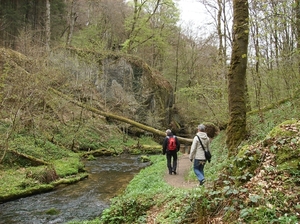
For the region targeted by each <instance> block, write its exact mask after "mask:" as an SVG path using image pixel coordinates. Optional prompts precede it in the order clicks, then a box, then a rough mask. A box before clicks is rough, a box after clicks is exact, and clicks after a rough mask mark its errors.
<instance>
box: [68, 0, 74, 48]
mask: <svg viewBox="0 0 300 224" xmlns="http://www.w3.org/2000/svg"><path fill="white" fill-rule="evenodd" d="M75 4H76V0H73V1H72V5H71V12H70V17H69V30H68V36H67V44H66V46H67V47H69V46H70V44H71V40H72V36H73V31H74V26H75V21H76V12H75Z"/></svg>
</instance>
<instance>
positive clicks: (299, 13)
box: [295, 0, 300, 74]
mask: <svg viewBox="0 0 300 224" xmlns="http://www.w3.org/2000/svg"><path fill="white" fill-rule="evenodd" d="M295 6H296V7H295V11H296V32H297V52H298V58H300V56H299V51H300V0H295ZM298 74H300V60H299V59H298Z"/></svg>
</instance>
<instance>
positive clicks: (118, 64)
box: [95, 56, 173, 128]
mask: <svg viewBox="0 0 300 224" xmlns="http://www.w3.org/2000/svg"><path fill="white" fill-rule="evenodd" d="M100 63H101V67H102V69H101V73H100V74H99V75H98V77H97V78H96V81H95V85H96V87H97V89H98V91H99V92H100V94H101V98H102V99H104V101H105V103H106V105H109V107H110V108H111V110H112V111H114V112H116V113H121V114H122V115H123V116H126V117H128V118H131V119H134V120H135V121H138V122H140V123H145V124H147V125H149V126H152V127H155V128H160V127H167V126H168V125H169V124H170V122H171V121H170V117H171V116H170V113H171V111H170V110H171V108H172V105H173V89H172V86H171V85H170V83H169V82H168V81H166V80H165V79H164V78H163V77H162V76H161V75H160V74H158V73H157V72H155V71H153V70H151V68H150V67H149V66H148V65H147V64H145V63H144V62H143V61H141V60H139V59H136V58H128V57H126V58H124V57H116V56H114V57H107V58H105V59H103V60H101V62H100Z"/></svg>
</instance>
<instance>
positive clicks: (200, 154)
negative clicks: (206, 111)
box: [189, 124, 210, 186]
mask: <svg viewBox="0 0 300 224" xmlns="http://www.w3.org/2000/svg"><path fill="white" fill-rule="evenodd" d="M197 129H198V132H197V134H196V136H195V137H194V139H193V143H192V146H191V150H190V155H189V158H190V161H191V162H192V161H193V160H194V172H195V174H196V176H197V178H198V180H199V185H200V186H202V185H203V184H204V183H205V177H204V166H205V163H206V158H205V154H204V149H203V148H202V146H201V143H200V142H199V139H198V137H199V138H200V139H201V142H202V145H203V146H204V148H205V149H206V150H210V148H209V143H210V140H209V137H208V136H207V134H206V133H205V125H203V124H200V125H198V128H197ZM197 136H198V137H197Z"/></svg>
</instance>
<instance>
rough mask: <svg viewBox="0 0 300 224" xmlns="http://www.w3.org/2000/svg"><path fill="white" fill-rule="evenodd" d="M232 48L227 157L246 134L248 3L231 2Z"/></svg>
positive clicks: (243, 0) (245, 1)
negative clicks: (232, 15)
mask: <svg viewBox="0 0 300 224" xmlns="http://www.w3.org/2000/svg"><path fill="white" fill-rule="evenodd" d="M233 14H234V17H233V46H232V54H231V62H230V69H229V73H228V102H229V116H230V118H229V124H228V127H227V139H226V144H227V147H228V152H229V156H232V155H234V154H236V153H237V147H238V145H239V144H240V143H241V142H242V140H243V139H244V137H245V134H246V100H245V95H246V94H245V93H246V67H247V48H248V33H249V27H248V18H249V12H248V1H247V0H234V1H233Z"/></svg>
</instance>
